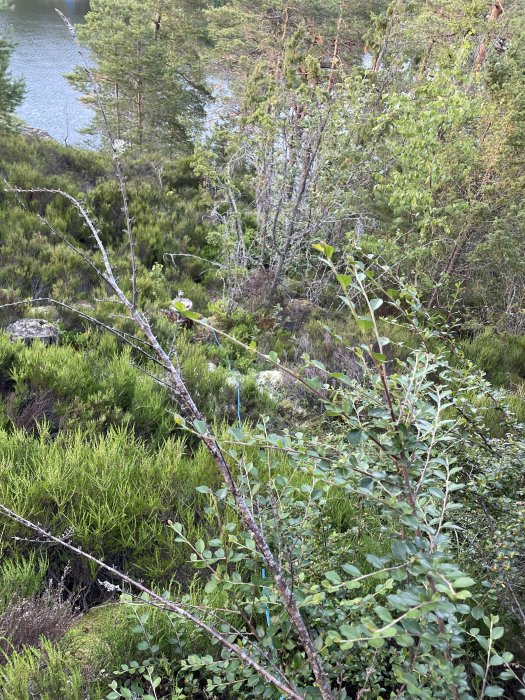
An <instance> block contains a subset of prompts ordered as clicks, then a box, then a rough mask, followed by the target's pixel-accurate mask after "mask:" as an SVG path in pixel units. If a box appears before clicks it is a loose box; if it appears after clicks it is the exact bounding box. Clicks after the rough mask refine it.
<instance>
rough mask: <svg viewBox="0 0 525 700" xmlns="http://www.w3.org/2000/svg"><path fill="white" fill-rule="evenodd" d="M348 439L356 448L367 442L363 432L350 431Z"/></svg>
mask: <svg viewBox="0 0 525 700" xmlns="http://www.w3.org/2000/svg"><path fill="white" fill-rule="evenodd" d="M346 439H347V440H348V442H349V443H350V444H351V445H353V446H354V447H355V446H356V445H360V444H361V443H362V442H364V441H365V440H366V433H364V432H363V431H362V430H350V432H349V433H348V434H347V436H346Z"/></svg>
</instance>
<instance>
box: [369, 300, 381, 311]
mask: <svg viewBox="0 0 525 700" xmlns="http://www.w3.org/2000/svg"><path fill="white" fill-rule="evenodd" d="M369 303H370V308H371V309H372V311H377V310H378V309H379V307H380V306H383V300H382V299H370V302H369Z"/></svg>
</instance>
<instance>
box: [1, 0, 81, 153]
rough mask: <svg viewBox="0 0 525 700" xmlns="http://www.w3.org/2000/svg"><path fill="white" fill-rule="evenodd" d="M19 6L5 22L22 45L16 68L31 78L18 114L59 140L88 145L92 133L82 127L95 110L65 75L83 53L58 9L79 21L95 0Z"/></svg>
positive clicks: (42, 0)
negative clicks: (84, 131) (88, 135)
mask: <svg viewBox="0 0 525 700" xmlns="http://www.w3.org/2000/svg"><path fill="white" fill-rule="evenodd" d="M13 6H14V9H13V10H12V11H10V12H1V13H0V24H1V27H2V29H3V30H4V31H6V32H7V36H8V38H10V39H11V40H12V41H14V42H15V44H16V46H15V49H14V52H13V55H12V57H11V71H12V73H13V75H15V76H17V77H18V76H22V77H23V78H24V79H25V83H26V97H25V100H24V102H23V104H22V105H21V107H19V109H18V111H17V114H18V116H19V117H20V118H21V119H23V120H24V121H25V122H26V123H27V124H28V125H29V126H32V127H36V128H38V129H43V130H44V131H46V132H47V133H48V134H50V135H51V136H52V137H53V138H55V139H56V140H57V141H60V142H62V143H67V144H76V145H82V144H83V145H86V144H87V140H88V137H86V136H84V135H82V134H80V133H79V130H80V129H82V128H84V127H86V126H88V124H89V123H90V121H91V117H92V112H91V110H90V109H88V108H87V107H86V106H85V105H83V104H82V102H80V101H79V94H78V92H76V91H75V90H74V89H73V88H72V87H71V86H70V85H69V83H68V82H67V80H66V79H65V78H64V74H65V73H68V72H70V71H71V70H72V69H73V68H74V67H75V66H76V65H77V64H78V63H79V62H80V57H79V55H78V53H77V50H76V48H75V46H74V44H73V42H72V39H71V36H70V34H69V32H68V31H67V29H66V27H65V26H64V24H63V22H62V20H61V19H60V17H59V16H58V15H57V13H56V12H55V8H58V9H59V10H61V11H62V12H63V13H64V14H65V15H66V17H68V18H69V19H70V20H71V21H72V22H73V23H74V24H76V23H78V22H81V21H82V20H83V18H84V16H85V14H86V12H87V11H88V10H89V0H14V2H13Z"/></svg>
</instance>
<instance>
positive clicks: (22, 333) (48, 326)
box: [6, 318, 58, 345]
mask: <svg viewBox="0 0 525 700" xmlns="http://www.w3.org/2000/svg"><path fill="white" fill-rule="evenodd" d="M6 331H7V332H8V333H9V337H10V338H11V340H23V341H24V343H25V344H26V345H30V344H31V343H32V342H33V341H34V340H41V341H42V342H43V343H45V344H46V345H58V329H57V328H56V327H55V326H54V325H53V324H52V323H49V321H46V320H44V319H43V318H21V319H20V320H19V321H15V322H14V323H11V325H10V326H7V328H6Z"/></svg>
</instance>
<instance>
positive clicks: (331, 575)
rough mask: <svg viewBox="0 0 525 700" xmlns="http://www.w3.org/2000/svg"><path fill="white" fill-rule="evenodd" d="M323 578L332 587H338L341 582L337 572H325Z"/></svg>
mask: <svg viewBox="0 0 525 700" xmlns="http://www.w3.org/2000/svg"><path fill="white" fill-rule="evenodd" d="M324 577H325V578H327V579H328V580H329V581H330V583H333V584H334V586H338V585H339V584H341V583H342V582H343V581H342V579H341V577H340V576H339V574H338V573H337V571H326V572H325V575H324Z"/></svg>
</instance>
